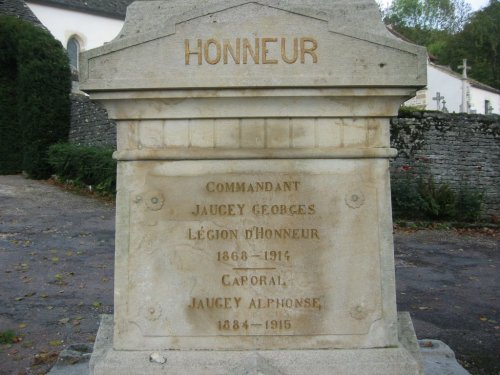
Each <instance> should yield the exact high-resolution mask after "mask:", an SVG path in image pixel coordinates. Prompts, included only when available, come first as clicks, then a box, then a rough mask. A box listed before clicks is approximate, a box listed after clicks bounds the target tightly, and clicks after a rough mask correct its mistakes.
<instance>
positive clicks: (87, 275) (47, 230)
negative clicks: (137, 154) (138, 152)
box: [0, 176, 500, 375]
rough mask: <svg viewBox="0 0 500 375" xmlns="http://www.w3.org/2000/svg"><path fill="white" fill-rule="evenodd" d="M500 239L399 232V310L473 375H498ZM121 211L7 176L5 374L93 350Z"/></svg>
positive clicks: (1, 222) (0, 187) (0, 217)
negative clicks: (81, 347)
mask: <svg viewBox="0 0 500 375" xmlns="http://www.w3.org/2000/svg"><path fill="white" fill-rule="evenodd" d="M497 235H498V232H496V233H495V232H493V233H490V234H480V233H475V234H469V235H463V234H459V233H457V232H454V231H429V230H427V231H417V232H404V231H398V232H397V233H396V236H395V244H396V264H397V269H396V275H397V283H398V292H397V293H398V303H399V310H401V311H410V312H411V314H412V317H413V320H414V324H415V328H416V331H417V335H418V337H419V338H434V339H440V340H443V341H445V342H446V343H447V344H448V345H450V346H451V347H452V349H453V350H455V352H456V353H457V357H458V358H459V359H460V360H461V362H462V364H464V366H465V367H466V368H467V369H468V370H469V371H470V372H471V373H472V374H478V375H479V374H480V375H485V374H487V375H498V374H500V358H499V353H500V346H499V342H500V340H499V338H500V329H499V325H500V316H499V310H500V303H499V300H498V286H499V285H500V283H499V281H500V280H499V279H500V277H499V272H498V270H499V269H500V252H499V241H498V237H497ZM113 249H114V207H113V205H110V204H106V203H103V202H102V201H100V200H96V199H94V198H91V197H86V196H80V195H76V194H74V193H70V192H67V191H62V190H61V189H59V188H58V187H55V186H52V185H50V184H48V183H46V182H43V181H31V180H26V179H24V178H22V177H20V176H0V339H1V338H2V336H1V335H2V334H3V333H5V332H6V331H9V330H12V331H13V332H14V333H15V337H16V338H15V339H14V341H17V342H15V343H11V344H1V343H0V375H18V374H45V373H46V372H47V371H48V369H49V368H50V367H51V366H52V364H53V362H54V360H55V358H56V357H57V354H58V353H59V352H60V351H61V350H62V349H63V348H64V347H66V346H67V345H69V344H76V343H86V342H93V340H94V337H95V334H96V332H97V328H98V317H99V314H102V313H111V312H112V309H113Z"/></svg>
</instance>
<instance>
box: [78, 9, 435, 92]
mask: <svg viewBox="0 0 500 375" xmlns="http://www.w3.org/2000/svg"><path fill="white" fill-rule="evenodd" d="M374 12H378V8H377V7H376V5H375V3H373V4H372V2H364V1H357V2H350V3H349V4H348V5H346V3H345V2H330V3H328V4H326V5H323V6H318V7H317V8H311V7H310V4H303V2H300V3H299V2H297V1H287V2H284V1H271V0H263V1H251V2H250V1H241V0H239V1H238V0H234V1H224V2H222V1H211V2H205V3H202V4H201V5H199V4H195V3H194V2H182V3H181V2H178V1H156V2H155V1H151V2H142V1H137V2H135V3H134V4H132V6H131V7H130V8H129V10H128V14H127V20H126V23H125V26H124V28H123V30H122V32H121V33H120V35H119V36H118V37H117V39H115V41H113V42H112V43H110V44H109V45H105V46H103V47H101V48H98V49H95V50H92V51H89V52H86V53H84V57H83V58H82V61H83V63H82V67H81V76H82V77H81V79H82V88H83V89H86V90H106V89H111V88H112V89H125V90H127V89H129V90H135V89H145V88H147V89H172V88H219V87H225V88H231V87H232V88H237V87H269V86H270V85H272V86H273V87H309V86H311V85H314V86H323V87H346V86H350V87H352V86H358V87H377V86H384V87H387V86H391V85H393V86H401V85H407V86H410V85H411V86H417V87H418V86H422V85H424V83H425V78H426V77H425V75H426V71H425V64H424V63H423V62H422V59H420V58H419V56H421V54H422V47H419V46H415V45H411V44H408V43H406V42H404V41H401V40H399V39H397V38H395V37H393V36H392V35H391V34H390V33H389V32H388V31H387V30H386V29H385V26H384V25H383V24H382V22H381V21H379V20H378V19H377V18H374V17H369V16H370V15H372V16H373V13H374ZM374 19H375V21H374ZM158 25H161V27H158ZM347 45H349V48H346V46H347ZM111 67H112V68H111ZM167 67H168V68H167ZM118 72H119V73H118ZM111 82H113V83H112V84H111Z"/></svg>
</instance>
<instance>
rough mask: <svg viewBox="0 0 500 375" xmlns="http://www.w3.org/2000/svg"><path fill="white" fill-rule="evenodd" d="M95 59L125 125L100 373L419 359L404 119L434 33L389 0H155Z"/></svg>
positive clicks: (398, 369)
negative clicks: (402, 236) (404, 225)
mask: <svg viewBox="0 0 500 375" xmlns="http://www.w3.org/2000/svg"><path fill="white" fill-rule="evenodd" d="M81 66H82V69H81V74H82V84H81V88H82V89H83V90H85V91H87V92H88V93H89V94H90V96H91V98H92V99H94V100H98V101H100V102H101V103H103V104H104V105H105V107H106V109H107V110H108V113H109V115H110V117H111V118H113V119H115V120H116V122H117V126H118V129H117V133H118V142H117V143H118V150H117V152H116V153H115V157H116V159H117V160H118V195H117V230H116V268H115V313H114V321H113V322H111V321H110V319H105V320H104V321H103V323H102V325H101V330H100V333H99V335H98V339H97V342H96V350H95V354H94V357H93V359H92V362H91V368H92V370H91V371H92V373H93V374H125V373H128V374H135V373H148V374H160V373H163V372H165V371H167V372H168V371H170V372H171V373H176V374H183V373H186V374H187V373H193V374H246V373H258V372H259V371H260V373H264V374H304V373H306V372H311V371H312V372H313V373H314V374H331V373H342V374H398V375H400V374H419V373H421V365H420V363H419V361H420V360H419V355H418V348H417V347H416V341H415V337H414V332H413V328H412V327H411V321H410V320H409V317H408V316H407V315H401V316H400V318H399V319H398V315H397V312H396V301H395V285H394V259H393V244H392V221H391V209H390V188H389V158H391V157H394V156H395V155H396V150H393V149H391V148H390V143H389V119H390V117H392V116H394V115H396V114H397V111H398V108H399V105H400V104H401V103H402V102H403V101H405V100H407V99H408V98H409V97H411V96H412V95H413V94H414V92H415V90H416V89H418V88H420V87H422V86H424V85H425V83H426V78H425V72H426V53H425V49H423V48H421V47H418V46H414V45H411V44H407V43H405V42H403V41H401V40H398V39H396V38H394V37H393V36H392V35H391V34H390V33H389V32H388V31H387V30H386V29H385V27H384V25H383V23H382V22H381V20H380V17H379V14H378V7H377V5H376V3H375V2H374V1H364V0H363V1H361V0H360V1H349V2H347V1H310V2H305V3H304V2H303V1H286V2H280V1H272V0H265V1H253V2H247V1H237V0H232V1H227V0H226V1H211V2H209V3H203V4H201V5H200V4H198V2H196V1H180V0H175V1H137V2H135V3H133V4H132V5H131V6H130V7H129V9H128V11H127V20H126V22H125V26H124V28H123V30H122V32H121V34H120V35H119V37H118V38H117V39H115V40H114V41H113V42H111V43H109V44H107V45H105V46H103V47H101V48H98V49H96V50H91V51H88V52H86V53H84V54H83V55H82V64H81ZM111 325H112V326H113V327H111ZM111 335H113V337H112V339H111ZM111 342H112V347H111ZM153 352H155V353H156V354H155V356H156V357H155V358H157V357H158V356H159V357H158V358H163V359H165V360H166V363H158V361H157V362H155V361H153V362H150V361H149V357H150V355H151V354H152V353H153ZM159 362H163V361H162V360H160V361H159Z"/></svg>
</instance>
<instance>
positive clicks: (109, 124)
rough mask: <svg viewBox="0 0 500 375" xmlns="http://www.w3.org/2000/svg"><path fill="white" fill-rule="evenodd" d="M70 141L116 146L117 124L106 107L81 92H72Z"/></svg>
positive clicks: (83, 144) (79, 143)
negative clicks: (109, 116) (111, 118)
mask: <svg viewBox="0 0 500 375" xmlns="http://www.w3.org/2000/svg"><path fill="white" fill-rule="evenodd" d="M69 142H70V143H73V144H77V145H80V146H103V147H112V148H116V124H115V122H114V121H113V120H110V119H109V118H108V114H107V112H106V109H104V108H103V107H102V106H100V105H99V104H97V103H95V102H93V101H92V100H90V99H89V98H88V97H87V96H85V95H81V94H71V129H70V132H69Z"/></svg>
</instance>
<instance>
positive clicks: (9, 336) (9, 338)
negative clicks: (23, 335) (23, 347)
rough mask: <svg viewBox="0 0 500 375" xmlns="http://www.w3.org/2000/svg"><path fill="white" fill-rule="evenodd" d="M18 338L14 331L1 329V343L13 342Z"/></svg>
mask: <svg viewBox="0 0 500 375" xmlns="http://www.w3.org/2000/svg"><path fill="white" fill-rule="evenodd" d="M15 339H16V334H15V333H14V331H4V332H2V331H0V344H13V343H14V341H15Z"/></svg>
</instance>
